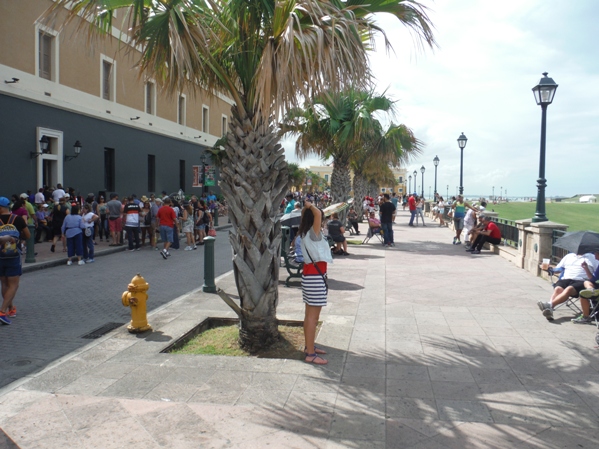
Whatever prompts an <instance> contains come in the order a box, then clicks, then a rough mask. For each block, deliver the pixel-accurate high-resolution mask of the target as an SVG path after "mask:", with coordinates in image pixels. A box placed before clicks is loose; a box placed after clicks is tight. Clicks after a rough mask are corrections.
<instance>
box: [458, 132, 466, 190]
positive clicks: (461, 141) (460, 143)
mask: <svg viewBox="0 0 599 449" xmlns="http://www.w3.org/2000/svg"><path fill="white" fill-rule="evenodd" d="M467 143H468V138H467V137H466V136H465V135H464V133H462V134H461V135H460V137H458V146H459V147H460V195H462V194H463V193H464V181H463V180H464V148H466V144H467Z"/></svg>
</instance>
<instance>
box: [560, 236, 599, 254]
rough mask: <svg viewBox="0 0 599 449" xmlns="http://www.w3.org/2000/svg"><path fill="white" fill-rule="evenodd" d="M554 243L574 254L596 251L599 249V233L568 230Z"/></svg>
mask: <svg viewBox="0 0 599 449" xmlns="http://www.w3.org/2000/svg"><path fill="white" fill-rule="evenodd" d="M554 245H555V246H557V247H558V248H563V249H565V250H567V251H570V252H571V253H574V254H586V253H594V252H595V251H599V234H598V233H596V232H591V231H576V232H567V233H566V234H564V235H562V236H561V237H560V238H558V239H557V240H556V241H555V243H554Z"/></svg>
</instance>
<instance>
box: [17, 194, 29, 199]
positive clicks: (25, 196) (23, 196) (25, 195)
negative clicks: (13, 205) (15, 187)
mask: <svg viewBox="0 0 599 449" xmlns="http://www.w3.org/2000/svg"><path fill="white" fill-rule="evenodd" d="M19 196H20V197H21V198H24V199H25V198H29V195H27V194H26V193H21V195H19Z"/></svg>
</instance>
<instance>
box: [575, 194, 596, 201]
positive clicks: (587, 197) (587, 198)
mask: <svg viewBox="0 0 599 449" xmlns="http://www.w3.org/2000/svg"><path fill="white" fill-rule="evenodd" d="M578 202H579V203H596V202H597V197H596V196H593V195H583V196H581V197H580V198H579V199H578Z"/></svg>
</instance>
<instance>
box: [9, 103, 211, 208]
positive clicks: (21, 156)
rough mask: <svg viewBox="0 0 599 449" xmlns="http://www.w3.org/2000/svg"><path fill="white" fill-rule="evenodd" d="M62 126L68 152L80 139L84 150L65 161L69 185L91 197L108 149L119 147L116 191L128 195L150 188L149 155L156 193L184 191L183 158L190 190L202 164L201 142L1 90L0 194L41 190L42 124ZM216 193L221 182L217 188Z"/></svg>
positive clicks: (195, 190) (101, 181)
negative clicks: (39, 154)
mask: <svg viewBox="0 0 599 449" xmlns="http://www.w3.org/2000/svg"><path fill="white" fill-rule="evenodd" d="M38 126H41V127H45V128H50V129H55V130H59V131H62V132H63V133H64V134H63V136H64V152H65V154H66V155H71V154H73V153H74V151H73V144H74V143H75V141H77V140H79V141H80V142H81V144H82V150H81V154H80V156H79V157H78V158H77V159H73V160H70V161H65V162H64V176H63V179H64V186H65V187H66V186H69V187H74V188H75V190H76V191H77V192H78V193H81V194H82V195H83V196H85V195H86V194H87V193H89V192H98V191H101V190H105V186H104V148H105V147H107V148H114V150H115V175H116V176H115V178H116V182H115V184H116V185H115V187H116V188H115V191H116V192H118V193H119V194H120V195H121V196H122V195H129V194H131V193H136V194H137V195H138V197H141V195H143V194H147V193H151V192H148V190H147V188H148V176H147V173H148V163H147V159H148V158H147V156H148V154H153V155H155V156H156V192H158V193H159V192H161V191H162V190H166V191H167V192H168V193H171V192H175V191H177V190H179V160H185V161H186V164H185V169H186V173H185V182H186V186H185V187H186V188H185V192H186V193H188V194H198V195H199V194H200V193H201V189H200V188H192V187H191V184H192V178H193V169H192V165H201V163H202V162H201V158H200V156H201V154H202V151H203V149H204V147H202V146H201V145H198V144H193V143H189V142H185V141H181V140H177V139H172V138H169V137H164V136H160V135H157V134H152V133H149V132H144V131H141V130H137V129H134V128H129V127H127V126H122V125H118V124H114V123H110V122H106V121H103V120H99V119H95V118H91V117H87V116H84V115H78V114H75V113H72V112H68V111H64V110H61V109H56V108H52V107H49V106H44V105H41V104H38V103H34V102H30V101H26V100H22V99H19V98H14V97H10V96H6V95H2V94H0V161H1V166H2V170H1V177H0V179H1V181H0V195H2V196H10V195H11V194H13V193H22V192H25V191H26V190H28V189H29V190H32V191H35V189H36V187H37V186H36V183H37V174H36V169H37V160H36V159H31V158H30V152H32V151H36V148H37V147H36V127H38ZM211 190H214V191H216V192H218V191H219V189H218V187H215V188H211Z"/></svg>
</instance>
